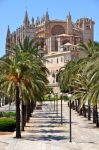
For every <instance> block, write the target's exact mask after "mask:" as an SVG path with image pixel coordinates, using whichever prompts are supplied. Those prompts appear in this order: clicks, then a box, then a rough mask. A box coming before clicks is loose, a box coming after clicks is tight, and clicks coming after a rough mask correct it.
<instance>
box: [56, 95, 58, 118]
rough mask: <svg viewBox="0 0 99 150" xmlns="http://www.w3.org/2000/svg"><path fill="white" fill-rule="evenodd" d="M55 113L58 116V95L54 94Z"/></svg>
mask: <svg viewBox="0 0 99 150" xmlns="http://www.w3.org/2000/svg"><path fill="white" fill-rule="evenodd" d="M56 113H57V116H58V95H57V93H56Z"/></svg>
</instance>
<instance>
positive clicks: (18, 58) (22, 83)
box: [0, 52, 47, 138]
mask: <svg viewBox="0 0 99 150" xmlns="http://www.w3.org/2000/svg"><path fill="white" fill-rule="evenodd" d="M0 66H1V68H0V72H1V75H0V81H1V89H2V90H4V91H5V92H6V93H8V95H10V96H11V97H14V98H15V99H16V138H20V137H21V132H20V97H21V96H22V97H24V93H25V92H26V93H27V95H28V99H29V97H30V98H31V97H34V95H35V93H37V92H38V91H39V87H42V88H43V87H44V86H45V82H47V79H46V74H44V73H45V72H44V69H45V68H44V66H43V65H42V66H41V62H40V61H38V60H37V59H36V57H33V56H31V55H30V54H29V53H25V52H20V53H19V52H17V53H15V54H13V55H11V56H9V57H5V58H3V59H1V60H0ZM24 91H25V92H24ZM15 95H16V96H15Z"/></svg>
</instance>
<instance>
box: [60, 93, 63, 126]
mask: <svg viewBox="0 0 99 150" xmlns="http://www.w3.org/2000/svg"><path fill="white" fill-rule="evenodd" d="M60 95H61V124H63V108H62V93H60Z"/></svg>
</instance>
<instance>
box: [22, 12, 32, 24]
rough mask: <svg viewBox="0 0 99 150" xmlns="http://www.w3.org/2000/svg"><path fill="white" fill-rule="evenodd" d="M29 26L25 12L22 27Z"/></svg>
mask: <svg viewBox="0 0 99 150" xmlns="http://www.w3.org/2000/svg"><path fill="white" fill-rule="evenodd" d="M29 24H30V21H29V17H28V13H27V10H26V12H25V16H24V20H23V25H24V26H29Z"/></svg>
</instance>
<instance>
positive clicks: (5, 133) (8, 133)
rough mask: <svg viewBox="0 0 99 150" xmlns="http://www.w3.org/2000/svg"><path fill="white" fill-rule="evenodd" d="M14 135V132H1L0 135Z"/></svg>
mask: <svg viewBox="0 0 99 150" xmlns="http://www.w3.org/2000/svg"><path fill="white" fill-rule="evenodd" d="M11 134H13V132H2V131H0V135H11Z"/></svg>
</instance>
